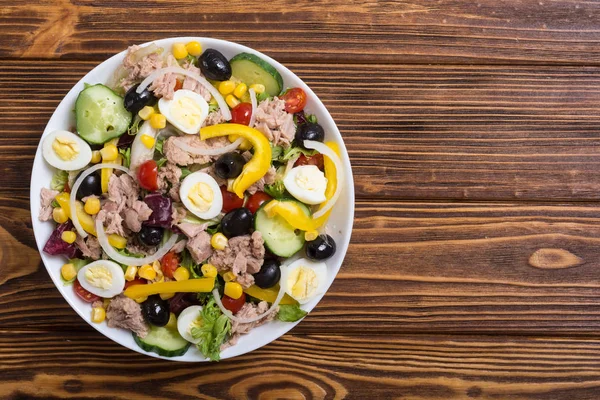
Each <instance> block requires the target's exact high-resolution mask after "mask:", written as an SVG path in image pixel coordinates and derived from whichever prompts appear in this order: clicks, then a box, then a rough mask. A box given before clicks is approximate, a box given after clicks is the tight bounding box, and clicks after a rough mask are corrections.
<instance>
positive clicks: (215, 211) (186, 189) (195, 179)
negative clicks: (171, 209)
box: [179, 171, 223, 219]
mask: <svg viewBox="0 0 600 400" xmlns="http://www.w3.org/2000/svg"><path fill="white" fill-rule="evenodd" d="M197 183H206V184H207V185H208V186H209V187H210V188H211V189H212V191H213V195H214V198H213V201H212V203H211V205H210V208H209V209H208V210H206V211H201V210H200V209H198V208H197V207H196V206H195V205H194V203H192V201H191V200H190V199H189V198H188V194H189V193H190V190H192V188H193V187H194V186H195V185H196V184H197ZM179 197H180V198H181V202H182V203H183V205H184V206H185V208H187V209H188V210H189V211H190V212H192V213H193V214H194V215H196V216H197V217H198V218H202V219H211V218H214V217H216V216H217V215H219V213H220V212H221V209H223V195H222V194H221V189H220V188H219V185H218V184H217V181H215V179H214V178H213V177H212V176H210V175H208V174H206V173H204V172H200V171H198V172H194V173H192V174H190V175H188V176H186V177H185V179H184V180H183V182H182V183H181V187H180V188H179Z"/></svg>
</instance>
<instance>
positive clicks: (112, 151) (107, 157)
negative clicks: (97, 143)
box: [100, 144, 119, 162]
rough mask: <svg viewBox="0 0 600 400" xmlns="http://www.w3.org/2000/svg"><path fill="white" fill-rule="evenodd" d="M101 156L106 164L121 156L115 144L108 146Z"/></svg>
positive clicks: (101, 152) (103, 149) (102, 150)
mask: <svg viewBox="0 0 600 400" xmlns="http://www.w3.org/2000/svg"><path fill="white" fill-rule="evenodd" d="M100 154H101V155H102V161H104V162H107V161H115V160H116V159H117V157H118V156H119V150H118V149H117V146H115V145H114V144H107V145H105V146H104V147H103V148H102V149H101V150H100Z"/></svg>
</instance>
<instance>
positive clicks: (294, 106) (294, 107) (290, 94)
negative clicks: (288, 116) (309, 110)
mask: <svg viewBox="0 0 600 400" xmlns="http://www.w3.org/2000/svg"><path fill="white" fill-rule="evenodd" d="M281 98H282V99H283V100H285V111H287V112H289V113H297V112H300V111H302V110H304V106H305V105H306V93H305V92H304V90H302V89H300V88H293V89H290V90H288V91H287V92H286V93H285V94H284V95H283V96H282V97H281Z"/></svg>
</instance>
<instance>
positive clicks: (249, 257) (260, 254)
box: [209, 231, 265, 289]
mask: <svg viewBox="0 0 600 400" xmlns="http://www.w3.org/2000/svg"><path fill="white" fill-rule="evenodd" d="M209 241H210V238H209ZM209 244H210V243H209ZM264 258H265V246H264V241H263V238H262V235H261V233H260V232H258V231H256V232H254V233H253V234H252V235H246V236H236V237H233V238H231V239H229V243H228V244H227V247H225V249H224V250H217V251H215V252H214V254H213V256H212V257H211V258H210V263H211V264H212V265H214V266H215V267H217V270H219V271H229V270H231V271H232V272H233V273H234V274H235V275H236V276H237V279H236V280H237V282H238V283H239V284H240V285H242V287H243V288H244V289H247V288H249V287H250V286H252V285H253V284H254V277H253V276H252V274H255V273H257V272H258V271H260V267H261V266H262V265H263V261H264Z"/></svg>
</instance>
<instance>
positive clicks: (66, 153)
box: [52, 136, 79, 161]
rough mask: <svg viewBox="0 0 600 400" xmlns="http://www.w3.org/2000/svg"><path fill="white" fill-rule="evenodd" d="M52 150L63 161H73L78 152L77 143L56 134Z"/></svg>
mask: <svg viewBox="0 0 600 400" xmlns="http://www.w3.org/2000/svg"><path fill="white" fill-rule="evenodd" d="M52 150H54V152H55V153H56V155H57V156H58V157H59V158H60V159H61V160H63V161H73V160H74V159H75V158H77V155H78V154H79V144H78V143H77V142H76V141H75V140H73V139H70V138H68V137H64V136H62V137H61V136H57V137H56V138H55V139H54V141H53V142H52Z"/></svg>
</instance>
